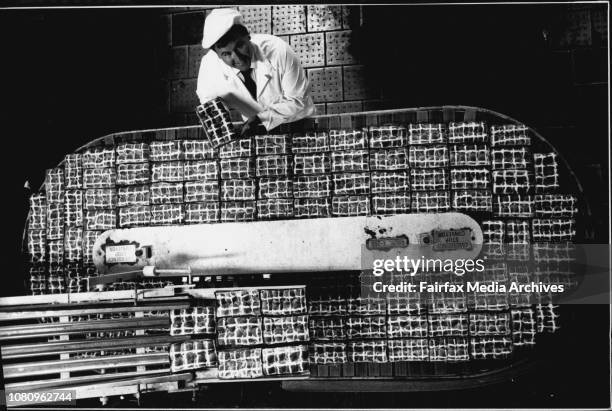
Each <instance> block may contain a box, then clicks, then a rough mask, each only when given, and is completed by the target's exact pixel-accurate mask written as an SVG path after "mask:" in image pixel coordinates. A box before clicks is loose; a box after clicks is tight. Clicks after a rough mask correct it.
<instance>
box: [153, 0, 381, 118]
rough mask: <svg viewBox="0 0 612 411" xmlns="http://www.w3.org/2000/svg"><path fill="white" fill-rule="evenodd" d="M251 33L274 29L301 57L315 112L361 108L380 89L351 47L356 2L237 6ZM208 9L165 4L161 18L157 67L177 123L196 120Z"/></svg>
mask: <svg viewBox="0 0 612 411" xmlns="http://www.w3.org/2000/svg"><path fill="white" fill-rule="evenodd" d="M239 10H240V12H241V13H242V15H243V17H244V22H245V25H246V26H247V27H248V28H249V30H250V31H251V33H265V34H274V35H276V36H279V37H281V38H282V39H284V40H285V41H286V42H288V43H289V44H290V45H291V47H292V48H293V50H294V51H295V52H296V53H297V54H298V56H299V57H300V59H301V61H302V64H303V65H304V67H305V69H306V72H307V75H308V78H309V80H310V82H311V88H312V96H313V99H314V101H315V103H316V106H317V110H318V113H319V114H326V113H328V114H333V113H343V112H353V111H362V110H363V109H364V108H365V109H368V108H371V107H373V104H376V102H377V99H379V97H380V93H377V92H376V91H375V90H371V89H368V88H367V87H365V85H364V79H363V76H364V70H363V66H362V65H360V61H359V56H358V52H355V50H352V49H350V48H349V47H350V43H351V36H352V29H353V28H356V27H358V26H359V25H360V22H361V19H362V10H361V7H360V6H340V5H337V6H335V5H332V6H321V5H313V6H303V5H289V6H241V7H239ZM209 12H210V10H208V9H206V8H202V9H193V8H181V9H176V8H175V9H169V10H168V13H167V14H165V15H163V16H162V17H161V25H162V30H161V33H162V35H163V36H164V46H165V50H164V52H163V53H162V55H163V56H165V59H163V61H162V64H161V67H162V68H163V69H165V70H164V71H163V73H162V74H163V81H164V82H165V87H166V90H167V101H166V102H165V103H166V104H165V106H164V107H163V108H162V109H163V110H164V111H165V112H166V113H168V114H169V115H170V122H171V123H172V124H175V125H184V124H196V123H197V119H196V117H195V116H194V115H193V109H194V107H195V106H196V105H197V104H198V100H197V96H196V94H195V89H196V82H197V75H198V70H199V65H200V60H201V58H202V56H203V53H204V50H203V49H202V47H201V45H200V42H201V40H202V30H203V26H204V24H206V22H205V18H206V15H207V14H208V13H209Z"/></svg>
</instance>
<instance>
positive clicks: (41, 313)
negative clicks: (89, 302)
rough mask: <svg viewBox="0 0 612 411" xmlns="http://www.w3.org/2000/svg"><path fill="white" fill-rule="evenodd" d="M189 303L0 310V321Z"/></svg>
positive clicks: (165, 307)
mask: <svg viewBox="0 0 612 411" xmlns="http://www.w3.org/2000/svg"><path fill="white" fill-rule="evenodd" d="M189 307H190V303H189V301H188V300H187V299H184V301H183V302H180V303H179V302H177V303H167V304H158V305H132V306H126V305H124V306H115V307H100V308H74V309H63V310H62V309H60V310H54V309H43V310H23V311H11V312H0V321H9V320H29V319H34V318H47V317H70V316H79V315H91V314H112V313H134V312H141V311H170V310H179V309H183V308H189Z"/></svg>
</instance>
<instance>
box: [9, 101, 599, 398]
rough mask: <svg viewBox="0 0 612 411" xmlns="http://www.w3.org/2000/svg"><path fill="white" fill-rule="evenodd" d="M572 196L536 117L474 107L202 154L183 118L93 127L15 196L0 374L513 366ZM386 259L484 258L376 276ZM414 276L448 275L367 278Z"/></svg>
mask: <svg viewBox="0 0 612 411" xmlns="http://www.w3.org/2000/svg"><path fill="white" fill-rule="evenodd" d="M581 192H582V189H581V186H580V183H579V181H578V180H577V178H576V176H575V175H574V174H573V172H572V171H571V169H570V168H569V167H568V165H567V162H565V160H564V159H563V157H562V155H560V154H559V153H558V152H557V151H556V150H555V149H554V148H553V147H552V146H551V144H550V143H549V142H548V141H547V140H546V139H545V138H543V137H542V136H541V135H540V134H538V133H537V132H536V131H535V130H533V129H531V128H529V127H528V126H526V125H524V124H521V123H520V122H519V121H516V120H514V119H512V118H509V117H507V116H504V115H501V114H499V113H495V112H492V111H489V110H484V109H479V108H473V107H463V106H448V107H426V108H417V109H402V110H390V111H376V112H363V113H349V114H341V115H325V116H317V117H314V118H312V119H309V120H308V122H307V124H306V125H305V126H304V128H302V129H300V130H294V129H291V126H290V125H289V126H286V127H285V128H284V129H282V130H280V131H279V133H277V134H275V135H265V136H256V137H254V138H249V139H241V140H235V141H232V142H230V143H227V144H224V145H222V146H220V148H218V149H215V148H214V147H213V146H211V144H210V142H209V141H208V140H207V139H206V138H205V136H204V134H203V130H202V127H200V126H193V127H180V128H171V129H160V130H143V131H136V132H125V133H116V134H112V135H109V136H105V137H102V138H99V139H97V140H94V141H92V142H91V143H89V144H87V145H86V146H84V147H81V148H79V149H78V150H76V151H75V152H74V153H70V154H68V155H67V156H66V158H65V159H64V161H63V162H62V163H60V164H59V165H58V167H57V168H54V169H52V170H48V171H47V177H46V180H45V184H44V186H43V187H42V188H41V190H40V191H39V192H38V193H35V194H34V195H33V196H32V198H31V201H30V213H29V217H28V222H27V227H26V231H25V241H24V243H25V244H24V245H25V249H26V253H25V254H26V255H27V258H28V263H29V267H30V277H29V280H30V281H29V283H30V289H31V292H32V293H31V294H32V295H28V296H15V297H9V298H3V299H0V321H1V322H2V325H1V326H0V344H1V353H2V363H3V364H2V365H3V373H4V379H5V383H6V390H7V392H11V391H14V392H16V391H24V390H32V391H34V390H43V389H51V388H54V389H57V388H59V389H73V390H75V392H76V395H77V397H78V398H92V397H99V398H101V399H102V400H103V402H104V401H105V399H107V398H108V397H112V396H117V395H126V394H134V395H136V396H140V395H141V394H143V393H146V392H149V391H167V392H177V391H185V390H197V389H198V387H199V386H201V385H205V384H218V383H224V382H236V381H266V380H271V381H278V382H279V383H280V384H282V387H283V388H284V389H286V390H296V391H303V390H311V391H317V390H319V391H320V390H326V391H330V390H331V391H333V390H338V391H376V390H383V391H394V390H399V391H409V390H444V389H450V388H452V389H459V388H467V387H474V386H478V385H482V384H487V383H494V382H499V381H504V380H507V379H510V378H512V377H513V376H514V375H517V374H519V373H521V372H525V371H526V370H529V369H530V368H531V367H533V364H534V362H533V360H534V358H533V355H532V350H533V347H535V346H536V345H537V344H544V343H546V341H544V340H546V339H543V338H542V336H543V335H545V334H551V333H555V332H556V331H557V330H558V328H559V324H560V319H561V317H560V314H559V312H558V306H557V305H556V300H555V298H557V297H558V296H556V295H553V294H555V293H553V292H551V291H550V287H548V288H547V287H543V286H546V285H548V286H550V285H562V286H564V287H565V290H566V292H571V290H573V289H575V288H576V287H577V285H578V284H579V283H580V281H581V277H580V275H579V273H577V272H576V270H575V269H574V268H573V261H574V259H575V254H574V253H575V249H574V246H573V243H574V242H575V241H576V240H577V238H579V236H580V233H581V232H582V231H583V230H584V227H583V225H582V224H583V223H584V217H585V215H587V214H588V213H589V209H588V202H587V200H586V199H585V198H584V196H581V195H580V194H581ZM400 257H402V258H403V257H406V258H410V259H413V260H419V259H421V260H422V261H425V260H429V259H431V260H441V261H446V260H451V261H458V260H463V261H466V260H472V261H475V260H481V261H484V263H483V269H482V270H472V271H471V272H468V273H465V274H463V273H461V274H458V273H459V271H458V269H457V268H461V267H454V268H452V269H450V270H445V269H440V268H438V269H434V270H431V271H427V270H425V271H423V270H421V271H420V272H417V273H415V272H412V273H410V272H406V270H402V269H390V270H387V271H386V272H385V274H384V276H379V275H377V274H375V273H374V272H373V270H372V267H373V266H372V264H373V261H374V260H376V259H383V260H385V259H386V260H395V259H397V258H400ZM421 281H423V282H427V283H429V284H434V283H436V282H437V283H439V284H443V283H444V284H451V285H461V284H463V285H464V286H462V287H447V288H446V289H444V290H441V291H440V290H434V291H431V290H420V289H418V288H417V291H414V292H408V291H403V292H376V291H372V290H373V289H374V288H373V287H374V283H375V282H385V283H386V284H394V285H400V284H410V283H412V284H415V287H416V286H417V285H418V284H419V283H420V282H421ZM467 283H478V284H479V285H482V286H483V287H485V288H481V289H476V290H473V289H472V290H470V288H469V287H467V288H466V287H465V285H466V284H467ZM510 284H525V285H531V284H536V285H538V287H536V288H537V291H535V292H525V291H521V290H518V291H517V290H516V289H512V288H511V287H510ZM486 286H489V288H486ZM501 286H503V287H501ZM542 341H543V342H542ZM32 402H36V401H35V400H32Z"/></svg>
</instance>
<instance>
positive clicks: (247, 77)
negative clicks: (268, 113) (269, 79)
mask: <svg viewBox="0 0 612 411" xmlns="http://www.w3.org/2000/svg"><path fill="white" fill-rule="evenodd" d="M252 71H253V69H252V68H250V69H248V70H246V71H241V73H242V76H243V77H244V85H245V86H246V88H247V90H249V93H251V96H253V100H255V101H257V84H255V81H254V80H253V78H252V77H251V72H252Z"/></svg>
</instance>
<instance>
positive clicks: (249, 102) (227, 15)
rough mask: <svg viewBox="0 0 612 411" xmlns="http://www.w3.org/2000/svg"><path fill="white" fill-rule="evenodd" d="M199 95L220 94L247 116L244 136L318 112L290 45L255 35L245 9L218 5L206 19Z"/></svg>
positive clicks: (204, 97)
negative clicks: (246, 21) (242, 12)
mask: <svg viewBox="0 0 612 411" xmlns="http://www.w3.org/2000/svg"><path fill="white" fill-rule="evenodd" d="M202 46H203V47H204V49H206V50H207V52H206V54H205V55H204V57H202V62H201V64H200V72H199V74H198V87H197V90H196V92H197V95H198V98H199V99H200V103H202V104H204V103H205V102H207V101H209V100H212V99H214V98H217V97H221V98H222V99H223V100H224V101H225V103H226V104H227V105H228V107H230V108H234V109H236V110H238V111H239V112H240V113H241V114H242V117H243V120H244V124H243V125H242V129H241V135H243V136H248V135H253V134H255V133H259V132H261V131H263V130H262V127H263V128H265V130H267V131H269V130H272V129H274V128H276V127H278V126H279V125H281V124H283V123H291V122H295V121H298V120H301V119H303V118H305V117H309V116H311V115H313V114H314V113H315V107H314V103H313V101H312V98H311V97H310V94H309V90H308V79H307V78H306V73H305V72H304V68H303V67H302V64H301V63H300V60H299V58H298V57H297V55H296V54H295V53H294V52H293V50H291V47H289V45H288V44H287V43H286V42H285V41H283V40H282V39H280V38H278V37H276V36H272V35H269V34H253V35H250V34H249V31H248V30H247V28H246V27H245V26H244V25H243V24H242V17H241V15H240V13H239V12H238V11H237V10H235V9H231V8H225V9H215V10H213V11H211V13H210V14H209V15H208V17H207V18H206V21H205V22H204V36H203V38H202Z"/></svg>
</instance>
